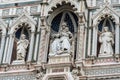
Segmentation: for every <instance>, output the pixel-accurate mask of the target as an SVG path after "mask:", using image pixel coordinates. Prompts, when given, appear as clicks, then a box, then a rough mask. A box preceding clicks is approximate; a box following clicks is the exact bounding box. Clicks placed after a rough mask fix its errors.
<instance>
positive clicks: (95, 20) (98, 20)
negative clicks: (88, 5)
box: [93, 14, 118, 26]
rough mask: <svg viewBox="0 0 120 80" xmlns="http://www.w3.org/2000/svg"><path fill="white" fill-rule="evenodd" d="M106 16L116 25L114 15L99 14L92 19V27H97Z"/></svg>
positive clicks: (116, 21)
mask: <svg viewBox="0 0 120 80" xmlns="http://www.w3.org/2000/svg"><path fill="white" fill-rule="evenodd" d="M106 16H108V17H109V18H110V19H111V20H113V22H115V23H118V20H117V18H118V17H116V15H114V14H101V15H98V16H97V17H96V18H95V19H93V25H94V26H95V25H98V24H99V23H100V21H102V19H103V18H105V17H106Z"/></svg>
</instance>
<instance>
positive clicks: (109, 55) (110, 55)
mask: <svg viewBox="0 0 120 80" xmlns="http://www.w3.org/2000/svg"><path fill="white" fill-rule="evenodd" d="M112 56H113V55H112V54H99V57H112Z"/></svg>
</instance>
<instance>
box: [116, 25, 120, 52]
mask: <svg viewBox="0 0 120 80" xmlns="http://www.w3.org/2000/svg"><path fill="white" fill-rule="evenodd" d="M119 33H120V32H119V25H118V24H116V30H115V54H119V47H120V41H119V40H120V38H119V36H120V35H119Z"/></svg>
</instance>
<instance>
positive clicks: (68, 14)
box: [47, 2, 78, 55]
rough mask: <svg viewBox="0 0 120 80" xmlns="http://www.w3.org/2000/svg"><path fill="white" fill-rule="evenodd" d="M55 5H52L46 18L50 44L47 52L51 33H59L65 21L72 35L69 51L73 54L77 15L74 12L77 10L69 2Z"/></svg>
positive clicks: (51, 40)
mask: <svg viewBox="0 0 120 80" xmlns="http://www.w3.org/2000/svg"><path fill="white" fill-rule="evenodd" d="M56 6H57V7H52V10H51V11H49V17H48V19H47V22H48V24H49V25H50V26H51V28H50V31H51V32H50V36H51V38H50V43H49V44H50V46H49V53H50V52H51V43H52V42H53V35H54V34H59V33H60V31H61V29H62V24H63V23H64V22H65V23H66V25H67V27H68V28H69V31H70V33H72V35H73V41H72V42H71V51H73V52H72V54H73V55H74V53H75V51H76V50H75V49H76V48H75V47H76V44H75V43H76V35H77V32H78V16H77V15H76V14H75V11H76V10H77V9H76V8H74V5H71V3H70V2H68V3H66V2H62V4H57V5H56Z"/></svg>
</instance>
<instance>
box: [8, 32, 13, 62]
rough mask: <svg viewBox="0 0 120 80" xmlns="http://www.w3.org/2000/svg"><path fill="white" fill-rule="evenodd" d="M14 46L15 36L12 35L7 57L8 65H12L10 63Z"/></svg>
mask: <svg viewBox="0 0 120 80" xmlns="http://www.w3.org/2000/svg"><path fill="white" fill-rule="evenodd" d="M13 44H14V36H13V34H10V39H9V45H8V51H7V57H6V63H8V64H10V62H11V57H12V50H13Z"/></svg>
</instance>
